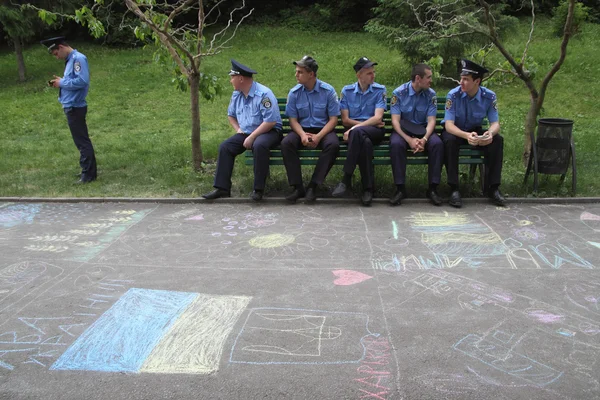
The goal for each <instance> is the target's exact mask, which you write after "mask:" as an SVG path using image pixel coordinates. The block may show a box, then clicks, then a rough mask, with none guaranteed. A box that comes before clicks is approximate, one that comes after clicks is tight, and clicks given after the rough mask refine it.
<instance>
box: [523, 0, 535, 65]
mask: <svg viewBox="0 0 600 400" xmlns="http://www.w3.org/2000/svg"><path fill="white" fill-rule="evenodd" d="M534 28H535V5H534V4H533V0H531V30H530V31H529V39H527V43H525V49H524V50H523V57H522V58H521V67H523V66H524V65H525V58H526V57H527V52H528V51H529V45H530V44H531V39H532V38H533V30H534Z"/></svg>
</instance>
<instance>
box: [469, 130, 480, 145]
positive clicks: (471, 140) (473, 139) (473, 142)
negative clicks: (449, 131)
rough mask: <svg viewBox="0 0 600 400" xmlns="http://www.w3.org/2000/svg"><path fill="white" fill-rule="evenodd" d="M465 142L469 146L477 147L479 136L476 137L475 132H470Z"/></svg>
mask: <svg viewBox="0 0 600 400" xmlns="http://www.w3.org/2000/svg"><path fill="white" fill-rule="evenodd" d="M467 141H468V142H469V144H470V145H471V146H479V135H477V132H470V133H469V135H468V136H467Z"/></svg>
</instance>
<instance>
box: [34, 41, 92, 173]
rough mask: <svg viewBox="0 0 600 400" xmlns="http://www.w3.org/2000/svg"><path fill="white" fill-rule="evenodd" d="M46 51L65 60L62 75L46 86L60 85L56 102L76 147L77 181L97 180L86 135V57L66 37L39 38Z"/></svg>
mask: <svg viewBox="0 0 600 400" xmlns="http://www.w3.org/2000/svg"><path fill="white" fill-rule="evenodd" d="M41 43H42V44H43V45H45V46H47V47H48V52H49V53H50V54H52V55H53V56H54V57H56V58H57V59H59V60H65V72H64V74H63V77H62V78H61V77H59V76H56V75H54V78H52V79H51V80H50V81H48V85H50V86H53V87H55V88H59V91H58V101H59V102H60V103H61V104H62V106H63V110H64V112H65V115H66V116H67V123H68V124H69V130H70V131H71V136H72V137H73V141H74V142H75V146H77V149H78V150H79V154H80V156H79V165H80V167H81V174H80V177H79V181H77V182H76V183H88V182H91V181H94V180H96V177H97V175H98V172H97V168H96V155H95V154H94V146H93V145H92V141H91V140H90V136H89V134H88V128H87V124H86V121H85V116H86V114H87V103H86V101H85V97H86V96H87V93H88V89H89V86H90V70H89V68H88V62H87V58H86V56H84V55H83V54H81V53H80V52H78V51H77V50H75V49H73V48H72V47H71V46H69V45H68V44H67V42H66V41H65V38H64V37H62V36H60V37H54V38H50V39H46V40H42V42H41Z"/></svg>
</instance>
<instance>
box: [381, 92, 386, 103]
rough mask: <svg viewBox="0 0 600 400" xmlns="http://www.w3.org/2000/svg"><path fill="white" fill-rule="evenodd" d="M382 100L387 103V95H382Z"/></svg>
mask: <svg viewBox="0 0 600 400" xmlns="http://www.w3.org/2000/svg"><path fill="white" fill-rule="evenodd" d="M381 98H382V99H383V101H384V102H385V101H386V100H387V94H386V93H385V92H383V93H381Z"/></svg>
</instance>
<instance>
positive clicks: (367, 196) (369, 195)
mask: <svg viewBox="0 0 600 400" xmlns="http://www.w3.org/2000/svg"><path fill="white" fill-rule="evenodd" d="M360 201H362V204H363V206H367V207H368V206H370V205H371V202H372V201H373V192H371V191H370V190H365V191H364V192H363V194H362V197H361V198H360Z"/></svg>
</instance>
